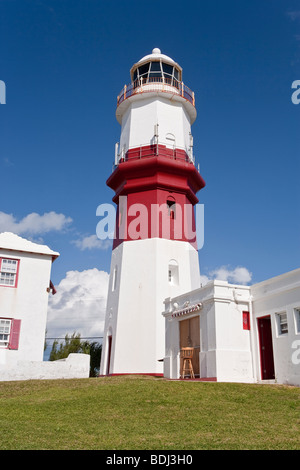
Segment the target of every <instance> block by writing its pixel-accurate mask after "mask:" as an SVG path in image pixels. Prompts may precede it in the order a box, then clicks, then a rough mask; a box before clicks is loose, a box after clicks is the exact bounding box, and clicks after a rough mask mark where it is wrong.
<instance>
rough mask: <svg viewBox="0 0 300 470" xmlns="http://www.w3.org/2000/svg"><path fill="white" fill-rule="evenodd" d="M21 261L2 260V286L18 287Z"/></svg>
mask: <svg viewBox="0 0 300 470" xmlns="http://www.w3.org/2000/svg"><path fill="white" fill-rule="evenodd" d="M18 267H19V260H16V259H6V258H0V285H1V286H10V287H17V275H18Z"/></svg>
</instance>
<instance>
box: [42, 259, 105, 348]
mask: <svg viewBox="0 0 300 470" xmlns="http://www.w3.org/2000/svg"><path fill="white" fill-rule="evenodd" d="M108 280H109V274H108V273H106V272H105V271H99V270H98V269H96V268H94V269H87V270H85V271H81V272H80V271H68V272H67V273H66V277H65V278H64V279H62V280H61V281H60V283H59V284H58V285H57V286H55V288H56V291H57V292H56V294H55V295H52V294H50V295H49V303H48V318H47V337H48V338H64V337H65V335H66V334H69V335H71V334H72V333H74V332H76V333H80V334H81V337H99V336H103V331H104V321H105V309H106V299H107V289H108ZM95 341H101V340H100V339H95ZM48 343H49V344H50V341H49V342H48ZM51 345H52V342H51Z"/></svg>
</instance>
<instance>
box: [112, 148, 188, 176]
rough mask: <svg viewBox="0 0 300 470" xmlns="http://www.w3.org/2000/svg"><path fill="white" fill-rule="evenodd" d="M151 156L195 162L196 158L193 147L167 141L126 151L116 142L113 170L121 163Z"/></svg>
mask: <svg viewBox="0 0 300 470" xmlns="http://www.w3.org/2000/svg"><path fill="white" fill-rule="evenodd" d="M149 157H167V158H172V159H173V160H182V161H185V162H189V163H193V164H195V158H194V155H193V151H192V148H191V147H190V149H188V150H187V149H185V148H181V147H175V146H174V147H170V146H168V145H167V144H166V143H161V142H159V143H155V144H144V145H140V146H139V147H130V148H129V149H128V150H127V151H126V150H125V147H123V148H122V149H120V148H119V144H116V148H115V162H114V166H113V170H114V169H115V168H116V167H117V166H118V164H119V163H122V162H127V161H129V160H139V159H144V158H149Z"/></svg>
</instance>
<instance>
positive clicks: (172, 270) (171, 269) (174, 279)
mask: <svg viewBox="0 0 300 470" xmlns="http://www.w3.org/2000/svg"><path fill="white" fill-rule="evenodd" d="M168 279H169V284H171V285H172V286H178V285H179V268H178V263H177V261H175V260H174V259H172V260H170V261H169V266H168Z"/></svg>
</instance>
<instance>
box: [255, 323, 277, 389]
mask: <svg viewBox="0 0 300 470" xmlns="http://www.w3.org/2000/svg"><path fill="white" fill-rule="evenodd" d="M257 321H258V336H259V347H260V364H261V378H262V380H268V379H274V378H275V373H274V357H273V345H272V330H271V318H270V317H269V316H268V317H262V318H258V319H257Z"/></svg>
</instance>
